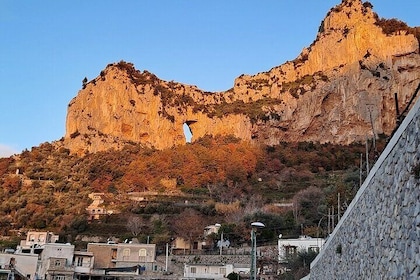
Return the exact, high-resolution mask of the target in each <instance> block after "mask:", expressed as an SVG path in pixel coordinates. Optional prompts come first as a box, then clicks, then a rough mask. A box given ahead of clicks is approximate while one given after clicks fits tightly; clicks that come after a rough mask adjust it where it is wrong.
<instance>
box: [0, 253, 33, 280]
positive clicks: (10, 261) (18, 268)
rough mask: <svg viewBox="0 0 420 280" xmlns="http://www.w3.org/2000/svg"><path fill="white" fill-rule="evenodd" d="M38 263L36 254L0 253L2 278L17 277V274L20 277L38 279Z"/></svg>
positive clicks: (0, 273)
mask: <svg viewBox="0 0 420 280" xmlns="http://www.w3.org/2000/svg"><path fill="white" fill-rule="evenodd" d="M37 263H38V255H36V254H22V253H14V254H7V253H0V279H13V278H15V279H17V278H18V277H16V276H17V275H19V276H20V278H24V277H26V278H27V279H36V275H37V274H36V268H37ZM12 276H15V277H13V278H12Z"/></svg>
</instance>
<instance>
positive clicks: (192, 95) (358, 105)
mask: <svg viewBox="0 0 420 280" xmlns="http://www.w3.org/2000/svg"><path fill="white" fill-rule="evenodd" d="M388 24H389V22H388ZM385 27H386V26H384V23H383V22H382V23H381V21H380V20H379V18H378V16H377V15H376V14H375V13H374V12H373V11H372V8H371V5H370V4H367V3H362V1H360V0H347V1H346V0H344V1H343V2H342V3H341V4H340V5H338V6H336V7H334V8H333V9H331V10H330V12H329V13H328V14H327V16H326V18H325V19H324V21H323V22H322V23H321V26H320V30H319V32H318V34H317V37H316V40H315V41H314V42H313V43H312V45H311V46H309V47H308V48H306V49H304V50H303V51H302V53H301V54H300V55H299V57H297V58H296V59H295V60H294V61H290V62H286V63H284V64H283V65H280V66H278V67H274V68H272V69H271V70H269V71H267V72H262V73H258V74H256V75H253V76H249V75H242V76H240V77H238V78H237V79H236V80H235V83H234V87H233V88H232V89H229V90H227V91H224V92H204V91H202V90H200V89H198V88H197V87H195V86H190V85H185V84H181V83H175V82H168V81H163V80H160V79H158V78H157V77H156V76H155V75H153V74H151V73H149V72H147V71H143V72H141V71H138V70H135V69H134V67H133V65H132V64H130V63H126V62H119V63H116V64H110V65H108V66H107V67H106V69H104V70H103V71H102V72H101V73H100V75H99V76H98V77H97V78H95V79H93V80H92V81H89V82H88V83H87V84H85V85H84V88H83V89H82V90H80V91H79V93H78V95H77V96H76V97H75V98H74V99H73V100H72V101H71V102H70V104H69V107H68V114H67V122H66V135H65V137H64V145H65V146H66V147H68V148H69V149H70V150H71V151H72V152H73V153H85V152H97V151H101V150H107V149H110V148H117V149H118V148H121V147H122V146H123V145H124V144H125V143H127V142H136V143H141V144H143V145H144V146H147V147H155V148H157V149H164V148H168V147H172V146H175V145H182V144H185V143H186V139H185V136H184V132H183V125H184V124H187V125H188V126H189V128H190V130H191V132H192V135H193V138H192V141H194V140H196V139H198V138H200V137H202V136H204V135H234V136H236V137H238V138H241V139H243V140H247V141H251V142H254V143H261V144H268V145H275V144H278V143H279V142H281V141H316V142H331V143H339V144H349V143H351V142H354V141H360V140H365V139H366V137H373V136H374V135H378V134H390V133H391V132H392V130H393V129H394V128H395V124H396V106H395V98H394V93H397V96H398V102H399V107H400V108H399V109H400V111H401V110H402V109H403V108H405V106H406V104H407V103H408V102H409V100H410V99H411V97H412V95H413V93H414V92H415V90H416V88H417V86H418V84H419V83H420V55H419V40H418V38H416V36H414V35H413V33H414V34H415V32H410V30H411V31H412V30H415V31H417V32H418V33H417V34H420V31H419V29H418V28H417V29H413V28H409V27H407V26H405V27H406V28H405V29H404V28H394V29H395V30H392V29H391V31H390V29H389V28H387V29H385ZM388 27H389V25H388ZM419 95H420V94H419Z"/></svg>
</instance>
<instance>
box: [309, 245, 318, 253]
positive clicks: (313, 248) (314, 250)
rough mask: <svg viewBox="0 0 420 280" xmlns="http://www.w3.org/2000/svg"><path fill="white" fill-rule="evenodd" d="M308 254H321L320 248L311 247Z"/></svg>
mask: <svg viewBox="0 0 420 280" xmlns="http://www.w3.org/2000/svg"><path fill="white" fill-rule="evenodd" d="M308 252H314V253H319V247H318V246H311V247H309V248H308Z"/></svg>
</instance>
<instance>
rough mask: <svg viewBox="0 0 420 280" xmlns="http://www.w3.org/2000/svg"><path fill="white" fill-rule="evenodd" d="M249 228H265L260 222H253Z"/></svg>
mask: <svg viewBox="0 0 420 280" xmlns="http://www.w3.org/2000/svg"><path fill="white" fill-rule="evenodd" d="M251 227H255V228H263V227H265V225H264V224H263V223H261V222H253V223H251Z"/></svg>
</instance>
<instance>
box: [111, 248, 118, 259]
mask: <svg viewBox="0 0 420 280" xmlns="http://www.w3.org/2000/svg"><path fill="white" fill-rule="evenodd" d="M111 258H112V259H113V260H115V259H116V258H117V249H112V251H111Z"/></svg>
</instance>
